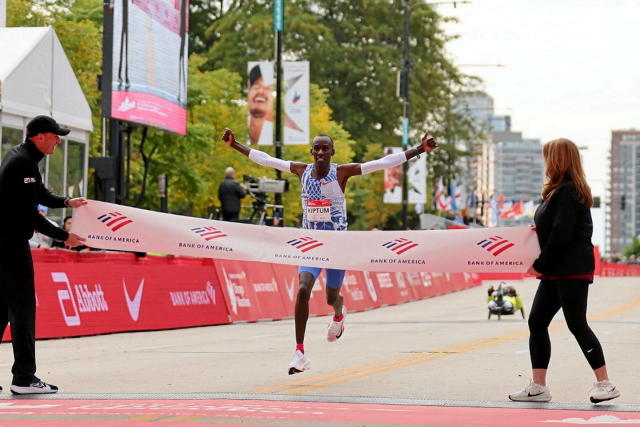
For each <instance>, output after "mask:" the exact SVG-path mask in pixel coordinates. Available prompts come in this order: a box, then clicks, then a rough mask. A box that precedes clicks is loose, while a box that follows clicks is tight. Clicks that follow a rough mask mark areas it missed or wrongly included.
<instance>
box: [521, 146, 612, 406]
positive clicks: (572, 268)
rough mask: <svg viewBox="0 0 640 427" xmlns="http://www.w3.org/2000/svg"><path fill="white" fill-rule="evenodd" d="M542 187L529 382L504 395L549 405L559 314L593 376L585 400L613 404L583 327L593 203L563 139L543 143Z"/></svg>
mask: <svg viewBox="0 0 640 427" xmlns="http://www.w3.org/2000/svg"><path fill="white" fill-rule="evenodd" d="M542 154H543V155H544V162H545V167H546V178H547V179H546V182H545V184H544V186H543V187H542V200H543V202H542V204H540V206H539V207H538V209H537V211H536V213H535V217H534V221H535V228H534V230H535V231H536V233H537V235H538V242H539V243H540V255H539V256H538V258H537V259H536V260H535V261H534V263H533V265H532V266H531V267H530V268H529V271H528V272H529V274H532V275H534V276H536V277H537V278H538V279H540V285H539V286H538V290H537V292H536V296H535V298H534V300H533V305H532V307H531V313H530V314H529V333H530V335H529V354H530V356H531V367H532V371H533V373H532V375H533V379H532V380H531V382H530V383H529V385H528V386H527V387H526V388H525V389H524V390H523V391H521V392H519V393H515V394H511V395H509V399H511V400H513V401H519V402H523V401H524V402H530V401H536V402H548V401H550V400H551V393H550V392H549V388H548V387H547V384H546V376H547V368H548V366H549V359H550V358H551V341H550V339H549V330H548V328H549V324H550V323H551V320H552V319H553V317H554V316H555V315H556V313H557V312H558V311H559V310H560V308H562V312H563V314H564V317H565V320H566V322H567V326H568V327H569V330H570V331H571V333H572V334H573V336H574V337H575V338H576V340H577V341H578V345H579V346H580V349H581V350H582V353H583V354H584V356H585V357H586V358H587V361H588V362H589V365H590V366H591V368H592V369H593V372H594V374H595V376H596V382H595V383H594V387H593V390H592V392H591V395H590V400H591V402H593V403H598V402H603V401H606V400H611V399H615V398H616V397H618V396H620V391H619V390H618V389H617V388H616V386H615V385H614V384H613V383H612V382H611V381H610V380H609V377H608V375H607V366H606V364H605V360H604V354H603V352H602V346H601V345H600V342H599V341H598V338H597V337H596V336H595V334H594V333H593V331H592V330H591V328H590V327H589V325H588V323H587V296H588V292H589V284H591V283H592V282H593V272H594V267H595V261H594V255H593V244H592V243H591V234H592V232H593V222H592V220H591V210H590V208H591V206H592V204H593V199H592V197H591V189H590V188H589V185H588V184H587V181H586V178H585V175H584V171H583V169H582V163H581V161H580V152H579V151H578V147H577V146H576V144H574V143H573V142H571V141H570V140H568V139H564V138H561V139H555V140H553V141H549V142H547V143H546V144H545V145H544V147H543V149H542Z"/></svg>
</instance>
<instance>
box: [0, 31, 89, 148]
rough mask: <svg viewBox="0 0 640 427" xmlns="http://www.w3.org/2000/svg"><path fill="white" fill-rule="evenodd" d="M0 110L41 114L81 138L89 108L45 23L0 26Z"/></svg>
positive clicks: (85, 137) (84, 137)
mask: <svg viewBox="0 0 640 427" xmlns="http://www.w3.org/2000/svg"><path fill="white" fill-rule="evenodd" d="M0 58H1V59H0V113H1V115H2V116H5V115H8V116H13V117H16V118H18V117H20V118H25V119H26V120H28V119H30V118H32V117H34V116H37V115H39V114H45V115H49V116H52V117H54V118H55V119H56V120H57V121H58V123H60V124H61V125H62V126H66V127H69V128H71V129H72V130H73V131H74V133H76V134H79V135H78V136H81V138H79V139H80V140H83V141H87V140H88V133H89V132H91V131H92V129H93V126H92V124H91V109H90V108H89V103H88V102H87V100H86V98H85V96H84V93H83V92H82V88H81V87H80V84H79V83H78V80H77V78H76V76H75V74H74V72H73V69H72V68H71V65H70V64H69V61H68V59H67V56H66V55H65V53H64V50H63V48H62V45H61V44H60V40H58V37H57V35H56V33H55V31H53V29H52V28H51V27H9V28H0Z"/></svg>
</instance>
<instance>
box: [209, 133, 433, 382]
mask: <svg viewBox="0 0 640 427" xmlns="http://www.w3.org/2000/svg"><path fill="white" fill-rule="evenodd" d="M222 140H223V141H224V142H225V143H226V144H227V145H228V146H230V147H231V148H233V149H235V150H237V151H239V152H240V153H242V154H244V155H245V156H247V157H249V159H251V160H253V161H254V162H256V163H258V164H259V165H262V166H268V167H272V168H275V169H278V170H281V171H283V172H290V173H294V174H296V175H298V178H300V182H301V183H302V210H303V216H302V227H303V228H307V229H314V230H337V231H344V230H346V229H347V205H346V201H345V197H344V191H345V188H346V186H347V180H348V179H349V178H351V177H352V176H354V175H363V174H367V173H371V172H375V171H378V170H382V169H386V168H390V167H393V166H397V165H400V164H402V163H404V162H406V161H407V160H409V159H411V158H413V157H416V156H419V155H420V154H421V153H424V152H429V151H432V150H433V149H435V148H436V147H437V144H436V143H435V141H434V139H433V138H432V137H431V136H429V133H428V132H427V133H425V134H424V136H423V137H422V143H421V144H420V145H419V146H417V147H415V148H411V149H409V150H407V151H403V152H400V153H395V154H390V155H388V156H385V157H383V158H381V159H378V160H373V161H370V162H366V163H349V164H345V165H336V164H335V163H331V156H333V155H334V154H335V149H334V147H333V140H332V139H331V137H330V136H328V135H317V136H316V137H315V138H314V139H313V143H312V146H311V150H310V153H311V155H312V156H313V163H311V164H306V163H300V162H290V161H286V160H282V159H276V158H274V157H271V156H270V155H269V154H267V153H265V152H263V151H259V150H255V149H252V148H249V147H246V146H244V145H242V144H240V143H239V142H237V141H236V139H235V137H234V135H233V132H232V131H231V129H226V130H225V133H224V136H223V137H222ZM320 270H321V269H320V268H316V267H303V266H301V267H299V269H298V273H299V276H298V278H299V283H300V286H299V289H298V295H297V299H296V307H295V324H296V351H295V355H294V358H293V361H292V362H291V363H290V364H289V375H291V374H297V373H299V372H302V371H306V370H307V369H309V366H310V363H311V362H310V360H309V358H308V357H307V356H306V355H305V354H304V334H305V329H306V327H307V319H308V318H309V298H310V297H311V289H312V288H313V285H314V283H315V281H316V279H317V278H318V275H319V274H320ZM326 270H327V304H329V305H331V306H333V310H334V316H333V319H332V321H331V323H330V324H329V327H328V329H327V341H329V342H333V341H336V340H337V339H338V338H340V337H341V336H342V332H343V331H344V318H345V312H346V310H344V308H343V305H342V301H343V298H342V295H340V287H341V286H342V280H343V278H344V273H345V272H344V270H336V269H331V268H327V269H326Z"/></svg>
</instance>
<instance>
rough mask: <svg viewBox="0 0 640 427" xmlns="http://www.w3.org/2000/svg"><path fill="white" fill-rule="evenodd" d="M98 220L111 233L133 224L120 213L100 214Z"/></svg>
mask: <svg viewBox="0 0 640 427" xmlns="http://www.w3.org/2000/svg"><path fill="white" fill-rule="evenodd" d="M98 220H100V221H102V222H103V223H104V225H106V226H107V227H109V229H111V231H118V230H119V229H121V228H122V227H124V226H125V225H127V224H131V223H132V222H133V220H132V219H129V218H128V217H127V216H125V215H123V214H121V213H120V212H109V213H106V214H102V215H100V216H99V217H98Z"/></svg>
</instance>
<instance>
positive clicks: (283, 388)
mask: <svg viewBox="0 0 640 427" xmlns="http://www.w3.org/2000/svg"><path fill="white" fill-rule="evenodd" d="M638 306H640V297H638V298H634V299H632V300H631V301H629V302H628V303H626V304H623V305H620V306H618V307H616V308H614V309H612V310H608V311H605V312H602V313H598V314H595V315H593V316H589V317H588V319H589V320H600V319H604V318H607V317H611V316H615V315H618V314H621V313H624V312H626V311H629V310H632V309H634V308H636V307H638ZM566 326H567V324H566V323H565V322H553V323H552V324H551V325H549V331H556V330H558V329H562V328H565V327H566ZM527 336H529V330H528V329H521V330H517V331H513V332H509V333H506V334H503V335H499V336H495V337H485V338H480V339H477V340H474V341H469V342H466V343H462V344H457V345H452V346H448V347H445V348H441V349H438V350H434V351H428V352H421V353H413V354H411V355H408V356H403V357H398V358H395V359H390V360H384V361H381V362H377V363H372V364H367V365H361V366H355V367H352V368H346V369H340V370H337V371H333V372H328V373H326V374H322V375H316V376H314V377H307V378H301V379H299V380H296V381H291V382H287V383H284V384H278V385H275V386H271V387H265V388H261V389H257V390H253V391H252V393H280V394H299V393H304V392H307V391H311V390H315V389H318V388H322V387H327V386H331V385H335V384H340V383H343V382H347V381H350V380H354V379H357V378H361V377H365V376H368V375H373V374H378V373H381V372H386V371H390V370H393V369H398V368H405V367H407V366H412V365H416V364H419V363H424V362H428V361H431V360H436V359H440V358H442V357H446V356H449V355H451V354H457V353H466V352H470V351H473V350H480V349H483V348H487V347H491V346H494V345H497V344H502V343H504V342H507V341H512V340H515V339H521V338H526V337H527Z"/></svg>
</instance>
